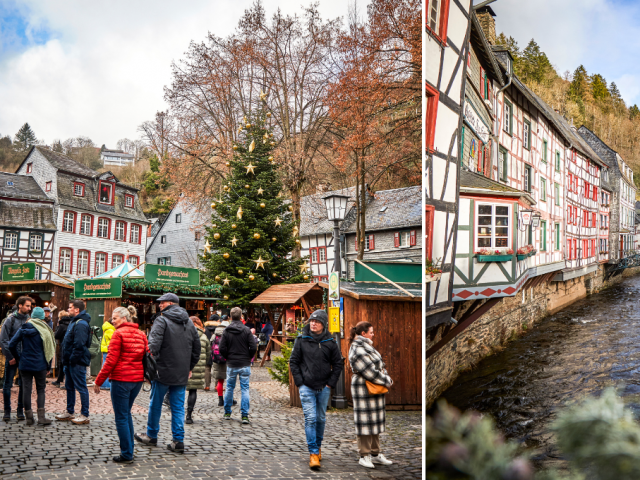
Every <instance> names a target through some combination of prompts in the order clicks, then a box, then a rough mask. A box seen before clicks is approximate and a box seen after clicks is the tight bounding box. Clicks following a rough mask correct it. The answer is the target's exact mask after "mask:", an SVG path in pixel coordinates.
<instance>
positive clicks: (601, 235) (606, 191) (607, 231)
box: [598, 170, 612, 263]
mask: <svg viewBox="0 0 640 480" xmlns="http://www.w3.org/2000/svg"><path fill="white" fill-rule="evenodd" d="M605 172H606V170H605ZM603 177H604V174H603ZM611 197H612V192H611V187H610V186H608V185H606V186H605V185H604V184H602V183H601V186H600V213H599V214H598V220H599V221H598V260H599V261H600V263H607V262H608V261H609V260H611V255H610V247H611V240H610V236H611V228H610V226H611Z"/></svg>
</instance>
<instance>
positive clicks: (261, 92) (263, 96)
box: [260, 90, 267, 102]
mask: <svg viewBox="0 0 640 480" xmlns="http://www.w3.org/2000/svg"><path fill="white" fill-rule="evenodd" d="M266 99H267V94H266V93H264V92H263V91H262V90H260V100H262V101H263V102H264V101H265V100H266Z"/></svg>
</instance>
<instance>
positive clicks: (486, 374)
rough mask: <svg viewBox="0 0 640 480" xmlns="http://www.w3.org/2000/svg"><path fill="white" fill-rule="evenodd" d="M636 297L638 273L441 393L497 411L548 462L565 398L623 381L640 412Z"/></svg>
mask: <svg viewBox="0 0 640 480" xmlns="http://www.w3.org/2000/svg"><path fill="white" fill-rule="evenodd" d="M638 298H640V277H635V278H629V279H627V280H625V281H623V282H622V283H620V284H619V285H617V286H615V287H612V288H610V289H608V290H605V291H604V292H602V293H599V294H596V295H593V296H591V297H588V298H586V299H584V300H581V301H579V302H576V303H575V304H573V305H571V306H570V307H568V308H566V309H565V310H563V311H562V312H560V313H557V314H556V315H553V316H551V317H549V318H547V319H545V320H543V321H541V322H539V323H538V324H536V326H535V328H534V329H533V330H531V331H530V332H529V333H527V334H526V335H525V336H524V337H522V338H520V339H518V340H516V341H514V342H511V343H509V344H508V345H507V347H506V349H505V350H504V351H503V352H501V353H498V354H496V355H493V356H491V357H489V358H487V359H485V360H483V361H482V362H481V363H480V365H479V366H478V367H477V368H476V369H474V370H473V371H471V372H468V373H465V374H463V375H461V376H460V377H458V379H457V380H456V382H455V384H454V385H453V386H452V387H451V388H449V389H448V390H447V391H446V392H445V393H444V394H443V395H442V397H443V398H445V399H446V400H447V401H448V402H449V403H451V404H452V405H454V406H456V407H458V408H459V409H461V410H467V409H469V408H471V409H474V410H478V411H479V412H482V413H487V414H490V415H492V416H493V417H494V418H495V419H496V422H497V425H498V427H499V428H500V430H501V431H502V432H503V433H504V434H505V435H507V436H508V437H510V438H512V439H514V440H518V441H521V442H522V443H523V444H524V445H526V446H527V447H532V448H535V449H536V450H538V451H539V452H540V456H539V457H538V459H539V460H540V461H542V462H546V461H548V460H550V459H551V458H553V457H556V456H557V453H558V452H557V451H555V448H554V446H553V442H552V435H551V433H550V432H549V430H548V425H549V423H550V421H553V420H554V419H555V412H556V410H557V409H558V408H559V407H561V406H562V405H564V404H566V403H567V402H570V401H572V400H574V399H578V398H581V397H583V396H585V395H588V394H591V395H593V394H599V393H600V392H601V391H602V390H603V389H604V388H605V387H606V386H609V385H618V386H621V387H622V389H621V392H622V395H623V396H624V397H625V400H626V403H627V404H628V405H629V406H630V407H631V408H633V409H634V411H635V413H636V416H638V415H640V396H638V394H640V311H638V308H637V305H638Z"/></svg>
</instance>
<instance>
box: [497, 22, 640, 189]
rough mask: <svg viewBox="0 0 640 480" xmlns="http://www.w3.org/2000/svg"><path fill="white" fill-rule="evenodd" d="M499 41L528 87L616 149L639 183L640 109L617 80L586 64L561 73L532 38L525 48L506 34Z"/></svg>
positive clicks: (574, 121) (568, 117)
mask: <svg viewBox="0 0 640 480" xmlns="http://www.w3.org/2000/svg"><path fill="white" fill-rule="evenodd" d="M497 43H498V44H500V45H504V46H506V47H508V48H509V50H510V52H511V54H512V55H513V57H514V72H515V73H516V75H518V77H519V78H520V79H521V80H522V81H523V82H524V83H525V84H526V85H527V86H528V87H529V88H531V89H532V90H533V91H534V92H535V93H536V94H538V95H539V96H540V97H541V98H542V99H543V100H544V101H545V102H547V103H548V104H549V105H550V106H551V107H553V108H554V109H556V110H558V111H559V112H560V113H561V114H562V115H564V116H565V117H566V118H567V119H569V120H573V123H574V124H575V125H576V126H577V127H580V126H581V125H586V126H587V127H588V128H589V129H591V130H592V131H593V132H595V133H596V135H598V136H599V137H600V138H601V139H602V140H603V141H604V142H606V143H607V144H608V145H609V146H610V147H611V148H612V149H614V150H615V151H617V152H618V153H619V154H620V155H621V156H622V158H623V159H624V160H625V161H626V162H627V163H628V164H629V165H630V166H631V167H632V168H633V170H634V172H635V173H636V175H634V178H635V181H636V183H637V184H638V185H640V175H639V174H638V173H640V152H639V151H638V147H637V144H638V142H639V139H640V109H638V106H637V105H632V106H630V105H627V104H626V103H625V101H624V99H623V98H622V97H621V95H620V91H619V90H618V87H617V85H616V84H615V82H611V83H608V82H607V80H606V79H605V78H604V77H603V76H602V75H601V74H599V73H596V72H591V73H589V72H587V70H586V69H585V68H584V66H583V65H579V66H577V67H576V69H575V70H574V71H573V73H571V72H569V71H567V72H564V73H562V74H560V73H559V72H558V71H557V69H556V68H555V67H554V66H553V64H552V63H551V60H550V59H549V58H548V57H547V55H546V54H545V53H544V52H543V51H542V50H541V49H540V47H539V45H538V44H537V43H536V42H535V40H533V39H532V40H531V41H530V42H529V44H528V45H527V46H526V48H524V49H522V50H521V49H520V47H519V46H518V43H517V42H516V41H515V39H514V38H513V37H507V36H506V35H505V34H504V33H501V34H500V35H499V36H498V38H497Z"/></svg>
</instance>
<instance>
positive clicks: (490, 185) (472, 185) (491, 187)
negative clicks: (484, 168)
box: [460, 170, 536, 205]
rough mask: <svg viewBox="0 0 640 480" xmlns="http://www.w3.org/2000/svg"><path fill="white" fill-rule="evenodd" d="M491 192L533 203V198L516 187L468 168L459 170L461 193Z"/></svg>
mask: <svg viewBox="0 0 640 480" xmlns="http://www.w3.org/2000/svg"><path fill="white" fill-rule="evenodd" d="M482 190H485V191H486V192H484V193H493V194H498V195H502V196H505V197H515V196H519V197H524V198H526V199H527V200H528V201H529V203H530V204H531V205H535V203H536V202H535V200H534V199H533V197H531V195H529V193H527V192H524V191H522V190H518V189H517V188H513V187H509V186H507V185H503V184H502V183H500V182H496V181H494V180H491V179H490V178H487V177H485V176H484V175H480V174H478V173H474V172H470V171H469V170H461V171H460V192H462V193H483V192H482Z"/></svg>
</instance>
